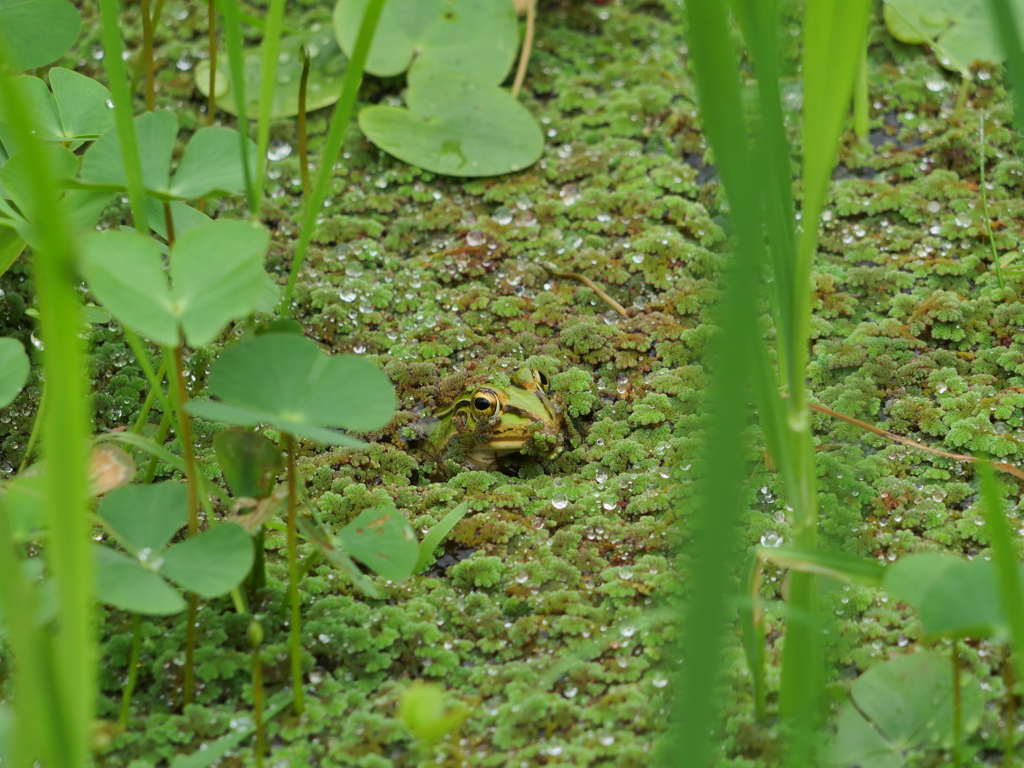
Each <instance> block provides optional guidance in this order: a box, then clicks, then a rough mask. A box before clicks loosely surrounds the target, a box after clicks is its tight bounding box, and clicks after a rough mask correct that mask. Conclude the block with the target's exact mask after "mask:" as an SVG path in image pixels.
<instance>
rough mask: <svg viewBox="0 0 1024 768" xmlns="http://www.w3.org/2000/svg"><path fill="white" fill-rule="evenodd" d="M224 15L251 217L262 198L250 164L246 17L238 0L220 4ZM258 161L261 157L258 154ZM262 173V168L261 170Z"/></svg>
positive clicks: (257, 208)
mask: <svg viewBox="0 0 1024 768" xmlns="http://www.w3.org/2000/svg"><path fill="white" fill-rule="evenodd" d="M220 10H221V13H222V14H223V15H224V41H225V43H226V44H227V49H228V72H229V74H230V77H231V93H232V95H233V97H234V99H235V104H237V105H238V141H239V149H240V151H241V157H242V173H243V175H244V178H245V198H246V201H247V202H248V204H249V215H250V217H253V218H256V217H258V216H259V210H260V200H259V198H258V197H257V196H256V181H255V179H253V175H252V167H251V166H250V164H249V118H248V115H247V110H248V107H249V104H248V102H247V101H246V97H245V73H244V69H245V62H244V59H243V53H242V21H241V12H240V11H239V9H238V0H223V2H222V3H221V5H220ZM256 160H257V162H258V161H259V158H256ZM257 173H259V171H257Z"/></svg>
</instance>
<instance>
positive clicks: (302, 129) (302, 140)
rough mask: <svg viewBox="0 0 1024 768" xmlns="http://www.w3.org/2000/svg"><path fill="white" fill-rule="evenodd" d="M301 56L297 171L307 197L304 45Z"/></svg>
mask: <svg viewBox="0 0 1024 768" xmlns="http://www.w3.org/2000/svg"><path fill="white" fill-rule="evenodd" d="M300 55H301V56H302V76H301V77H300V78H299V173H301V174H302V193H303V194H304V195H305V196H306V197H307V198H308V197H309V191H310V189H311V186H310V183H309V160H308V156H309V150H308V148H307V146H306V84H307V83H308V82H309V66H310V63H311V61H310V58H309V51H308V50H307V49H306V46H302V48H301V49H300Z"/></svg>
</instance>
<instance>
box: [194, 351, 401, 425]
mask: <svg viewBox="0 0 1024 768" xmlns="http://www.w3.org/2000/svg"><path fill="white" fill-rule="evenodd" d="M208 383H209V386H210V391H211V392H213V394H214V395H216V396H217V397H219V398H220V399H221V400H223V401H224V402H223V403H216V402H212V401H209V400H193V401H190V402H189V404H188V409H189V411H190V412H191V413H193V414H195V415H196V416H199V417H201V418H205V419H210V420H213V421H224V422H226V423H228V424H237V425H239V426H252V425H255V424H270V425H273V426H274V427H276V428H278V429H280V430H282V431H284V432H288V433H290V434H295V435H302V436H305V437H310V438H312V439H315V440H323V441H325V442H331V443H333V444H337V445H346V444H350V443H348V442H347V441H350V440H351V438H346V437H345V436H344V435H337V434H336V433H333V432H330V431H329V430H326V429H323V427H341V428H344V429H354V430H372V429H379V428H381V427H383V426H385V425H386V424H387V423H388V422H389V421H390V420H391V417H392V415H393V414H394V409H395V404H396V400H395V393H394V388H393V387H392V386H391V382H389V381H388V379H387V376H385V375H384V374H383V373H382V372H381V371H380V369H379V368H377V367H376V366H375V365H374V364H373V363H371V362H369V361H368V360H364V359H363V358H360V357H356V356H355V355H335V356H333V357H328V356H327V355H325V354H324V353H323V352H321V351H320V349H319V347H318V346H317V345H316V342H314V341H312V340H311V339H307V338H303V337H301V336H296V335H294V334H290V333H268V334H264V335H262V336H257V337H256V338H254V339H251V340H250V341H247V342H245V343H243V344H239V345H238V346H235V347H231V348H229V349H227V350H225V352H224V353H223V354H222V355H221V356H220V358H219V359H218V360H217V362H215V363H214V364H213V366H212V367H211V369H210V375H209V378H208Z"/></svg>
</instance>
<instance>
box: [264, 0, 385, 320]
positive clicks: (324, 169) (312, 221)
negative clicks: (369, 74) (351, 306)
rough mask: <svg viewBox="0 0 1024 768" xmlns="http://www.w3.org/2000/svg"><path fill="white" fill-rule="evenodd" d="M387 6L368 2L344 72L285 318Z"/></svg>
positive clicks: (309, 203) (284, 305) (374, 0)
mask: <svg viewBox="0 0 1024 768" xmlns="http://www.w3.org/2000/svg"><path fill="white" fill-rule="evenodd" d="M384 2H385V0H369V2H368V3H367V5H366V10H365V11H364V12H363V21H362V23H361V24H360V25H359V35H358V37H356V44H355V48H353V50H352V56H351V57H350V58H349V62H348V69H347V70H346V71H345V80H344V83H343V84H342V88H341V98H339V99H338V103H337V104H336V105H335V106H334V114H333V115H332V116H331V127H330V130H329V131H328V132H327V141H326V142H325V143H324V150H323V155H322V156H321V158H320V168H319V170H318V171H317V174H316V181H315V182H314V183H313V194H312V195H310V196H309V197H308V198H307V199H306V215H305V218H304V219H303V222H302V230H301V232H300V233H299V242H298V245H297V246H296V248H295V258H294V259H292V268H291V272H290V273H289V274H288V285H287V286H286V287H285V290H284V295H283V296H282V297H281V303H280V305H279V306H278V311H279V312H280V314H281V315H282V316H283V317H291V314H292V295H293V294H294V293H295V282H296V281H297V280H298V277H299V272H301V271H302V265H303V263H304V262H305V260H306V251H307V250H308V249H309V243H310V241H311V240H312V239H313V230H314V229H315V228H316V220H317V217H318V216H319V215H320V211H321V210H323V205H324V199H325V198H326V197H327V188H328V186H329V185H330V181H331V175H332V174H333V172H334V165H335V163H337V162H338V155H339V154H340V153H341V144H342V141H343V140H344V138H345V131H346V130H347V129H348V124H349V121H350V120H351V119H352V109H353V107H354V106H355V103H356V96H357V95H358V94H359V86H360V84H361V83H362V82H363V68H364V67H365V66H366V57H367V55H368V54H369V52H370V44H371V43H372V42H373V34H374V32H375V31H376V29H377V22H378V20H379V19H380V14H381V11H382V10H383V9H384Z"/></svg>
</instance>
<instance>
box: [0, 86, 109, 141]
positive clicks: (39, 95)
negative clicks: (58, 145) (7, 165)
mask: <svg viewBox="0 0 1024 768" xmlns="http://www.w3.org/2000/svg"><path fill="white" fill-rule="evenodd" d="M49 77H50V88H47V87H46V83H44V82H43V81H42V80H41V79H40V78H38V77H31V76H29V75H22V76H20V77H13V78H11V83H10V84H11V86H12V87H14V88H16V89H17V90H18V92H19V95H20V97H21V103H22V104H23V105H24V106H25V108H26V109H27V110H28V111H29V114H30V115H31V116H32V123H33V124H34V126H35V130H36V135H37V136H38V137H39V138H41V139H43V140H44V141H60V142H69V143H74V142H82V141H89V140H92V139H98V138H99V137H100V136H102V135H103V134H104V133H106V132H107V131H109V130H110V129H111V128H112V127H113V126H114V111H113V109H111V107H110V99H111V96H110V91H108V90H107V89H106V87H104V86H103V85H102V84H100V83H98V82H97V81H96V80H93V79H92V78H91V77H86V76H85V75H82V74H79V73H78V72H74V71H72V70H70V69H64V68H63V67H53V68H52V69H51V70H50V73H49ZM51 89H52V92H51ZM0 122H7V121H6V120H5V119H4V115H3V114H2V113H0ZM4 144H5V146H6V149H7V153H8V154H9V155H12V154H14V153H15V152H16V151H17V150H18V147H16V146H11V144H12V141H11V138H10V136H9V135H7V134H6V133H5V137H4Z"/></svg>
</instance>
